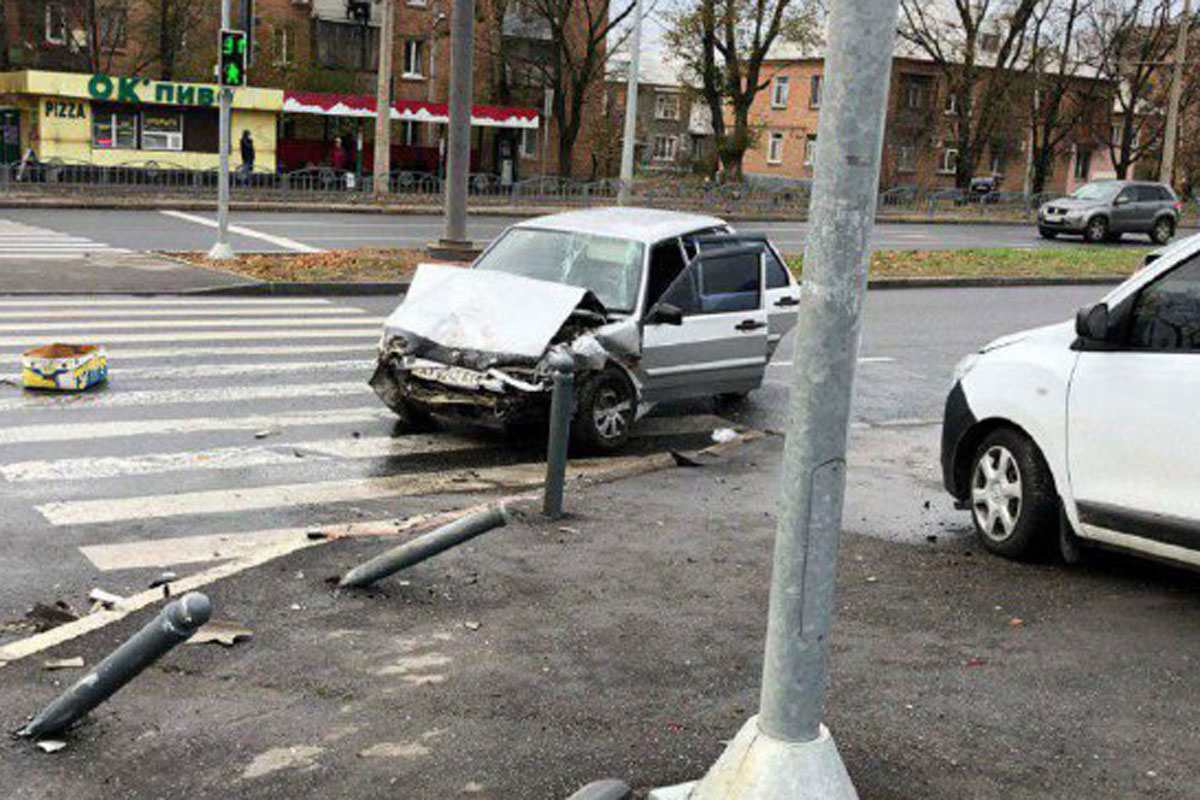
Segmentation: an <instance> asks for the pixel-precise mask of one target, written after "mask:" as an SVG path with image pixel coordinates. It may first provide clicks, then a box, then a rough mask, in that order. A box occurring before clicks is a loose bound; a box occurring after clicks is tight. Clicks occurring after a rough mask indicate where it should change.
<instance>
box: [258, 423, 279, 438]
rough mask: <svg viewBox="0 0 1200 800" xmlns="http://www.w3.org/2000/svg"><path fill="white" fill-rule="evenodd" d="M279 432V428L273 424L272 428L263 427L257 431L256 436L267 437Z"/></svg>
mask: <svg viewBox="0 0 1200 800" xmlns="http://www.w3.org/2000/svg"><path fill="white" fill-rule="evenodd" d="M279 433H280V431H279V428H276V427H275V426H273V425H272V426H271V427H270V428H263V429H262V430H261V431H258V432H256V433H255V434H254V438H255V439H266V438H267V437H268V436H278V435H279Z"/></svg>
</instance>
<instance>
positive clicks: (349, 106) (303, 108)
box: [283, 91, 538, 129]
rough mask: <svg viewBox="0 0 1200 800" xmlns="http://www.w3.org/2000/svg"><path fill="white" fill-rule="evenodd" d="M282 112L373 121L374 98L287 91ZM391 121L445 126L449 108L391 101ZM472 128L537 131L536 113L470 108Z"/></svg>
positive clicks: (418, 101) (408, 101)
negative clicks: (441, 124) (435, 123)
mask: <svg viewBox="0 0 1200 800" xmlns="http://www.w3.org/2000/svg"><path fill="white" fill-rule="evenodd" d="M283 111H284V113H288V114H320V115H323V116H329V117H374V116H375V98H374V97H373V96H372V95H369V94H320V93H318V92H292V91H286V92H284V93H283ZM392 119H394V120H408V121H411V122H439V123H447V122H449V121H450V108H449V106H448V105H447V104H446V103H426V102H424V101H422V100H394V101H392ZM471 124H472V125H480V126H483V127H490V128H534V129H536V128H537V127H538V112H537V109H535V108H509V107H505V106H478V105H477V106H471Z"/></svg>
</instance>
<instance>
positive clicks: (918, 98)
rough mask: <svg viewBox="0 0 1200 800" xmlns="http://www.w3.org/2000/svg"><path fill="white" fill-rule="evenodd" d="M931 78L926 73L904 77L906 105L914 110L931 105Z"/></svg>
mask: <svg viewBox="0 0 1200 800" xmlns="http://www.w3.org/2000/svg"><path fill="white" fill-rule="evenodd" d="M930 83H931V81H930V79H929V77H928V76H926V75H906V76H905V77H904V105H905V106H906V107H908V108H910V109H912V110H913V111H920V110H922V109H925V108H928V107H929V87H930Z"/></svg>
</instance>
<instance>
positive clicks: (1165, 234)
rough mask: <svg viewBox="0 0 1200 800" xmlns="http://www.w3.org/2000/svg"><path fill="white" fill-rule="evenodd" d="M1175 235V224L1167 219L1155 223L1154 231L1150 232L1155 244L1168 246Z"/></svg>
mask: <svg viewBox="0 0 1200 800" xmlns="http://www.w3.org/2000/svg"><path fill="white" fill-rule="evenodd" d="M1174 235H1175V222H1174V220H1170V219H1167V218H1165V217H1164V218H1163V219H1160V220H1159V221H1158V222H1156V223H1154V229H1153V230H1152V231H1150V238H1151V239H1153V240H1154V243H1155V244H1166V243H1167V242H1169V241H1171V237H1172V236H1174Z"/></svg>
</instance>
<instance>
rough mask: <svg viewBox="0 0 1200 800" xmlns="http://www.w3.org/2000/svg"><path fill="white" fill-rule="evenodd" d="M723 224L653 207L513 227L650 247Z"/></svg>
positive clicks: (588, 212)
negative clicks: (611, 238) (610, 238)
mask: <svg viewBox="0 0 1200 800" xmlns="http://www.w3.org/2000/svg"><path fill="white" fill-rule="evenodd" d="M726 224H727V223H726V222H725V220H723V219H720V218H719V217H710V216H707V215H704V214H685V213H683V212H681V211H663V210H661V209H656V208H630V207H628V206H622V207H620V208H589V209H583V210H580V211H567V212H564V213H562V214H551V215H549V216H545V217H534V218H533V219H527V220H525V221H523V222H518V223H517V224H516V225H514V226H513V227H515V228H543V229H548V230H558V231H572V232H575V233H590V234H595V235H600V236H617V237H620V238H622V239H633V240H635V241H639V242H645V243H647V244H653V243H655V242H658V241H662V240H663V239H667V238H669V237H671V236H682V235H683V234H685V233H694V232H695V231H698V230H703V229H705V228H716V227H720V226H723V225H726Z"/></svg>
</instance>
